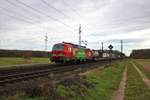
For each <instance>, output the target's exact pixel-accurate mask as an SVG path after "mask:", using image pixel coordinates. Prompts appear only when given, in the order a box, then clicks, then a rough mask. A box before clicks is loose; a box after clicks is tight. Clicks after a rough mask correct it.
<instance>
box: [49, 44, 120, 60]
mask: <svg viewBox="0 0 150 100" xmlns="http://www.w3.org/2000/svg"><path fill="white" fill-rule="evenodd" d="M49 55H50V57H49V58H50V60H51V61H52V62H56V63H67V62H85V61H92V60H107V59H110V58H111V59H118V58H120V57H121V55H122V54H121V53H120V52H118V51H111V53H110V51H109V50H92V49H89V48H86V47H85V46H79V45H76V44H72V43H68V42H62V43H57V44H55V45H54V46H53V48H52V51H51V52H49Z"/></svg>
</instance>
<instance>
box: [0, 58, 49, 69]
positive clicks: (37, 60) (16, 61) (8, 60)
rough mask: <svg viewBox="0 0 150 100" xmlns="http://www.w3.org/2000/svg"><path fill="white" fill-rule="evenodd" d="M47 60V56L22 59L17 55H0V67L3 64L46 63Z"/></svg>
mask: <svg viewBox="0 0 150 100" xmlns="http://www.w3.org/2000/svg"><path fill="white" fill-rule="evenodd" d="M48 62H49V60H48V58H31V59H24V58H19V57H0V67H3V66H5V65H16V64H31V63H48Z"/></svg>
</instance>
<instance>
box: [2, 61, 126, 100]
mask: <svg viewBox="0 0 150 100" xmlns="http://www.w3.org/2000/svg"><path fill="white" fill-rule="evenodd" d="M125 64H126V62H125V61H121V62H119V61H118V62H115V63H112V64H111V65H108V66H107V67H106V68H105V69H100V68H98V69H94V70H91V71H89V72H88V73H85V74H83V75H81V76H78V75H77V76H76V77H73V78H70V79H67V80H63V81H61V82H59V83H57V84H54V85H53V86H49V85H48V86H46V87H40V88H39V87H36V84H35V83H34V86H33V87H34V88H35V89H36V93H41V94H40V95H36V94H33V93H35V89H32V88H31V90H30V88H29V89H26V90H27V92H28V95H27V93H26V91H23V93H25V95H24V96H23V97H19V96H18V95H17V96H18V98H19V99H18V100H22V98H23V99H24V100H109V99H110V97H111V95H112V93H113V91H114V90H116V89H117V87H118V85H119V83H120V80H121V78H122V74H123V71H124V65H125ZM50 81H51V80H50ZM30 86H31V85H30ZM33 90H34V92H33ZM29 91H30V94H29ZM31 94H32V96H29V95H31ZM33 95H34V96H33ZM15 97H16V95H15ZM9 98H10V97H9ZM13 98H14V96H13ZM4 100H7V99H4ZM16 100H17V99H16Z"/></svg>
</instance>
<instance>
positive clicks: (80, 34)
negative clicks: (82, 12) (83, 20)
mask: <svg viewBox="0 0 150 100" xmlns="http://www.w3.org/2000/svg"><path fill="white" fill-rule="evenodd" d="M80 46H81V24H79V47H80Z"/></svg>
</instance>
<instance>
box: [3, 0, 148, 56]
mask: <svg viewBox="0 0 150 100" xmlns="http://www.w3.org/2000/svg"><path fill="white" fill-rule="evenodd" d="M8 1H9V2H8ZM20 1H22V2H23V3H25V4H27V5H29V6H31V7H33V8H35V9H36V10H38V11H40V12H42V13H38V12H37V11H35V10H33V9H31V8H28V7H26V6H24V5H22V4H20V3H18V2H16V0H1V1H0V3H1V7H0V48H8V49H11V48H13V49H38V50H43V49H44V36H45V34H46V33H47V34H48V46H49V50H50V49H51V47H52V45H53V44H55V43H57V42H62V41H68V42H73V43H78V26H79V24H81V25H82V34H81V35H82V39H83V40H87V41H88V47H89V48H95V49H100V47H101V46H100V45H101V42H102V41H103V42H105V48H107V46H108V45H109V44H110V43H113V45H114V47H115V49H118V50H120V45H119V43H120V40H121V39H122V40H123V41H124V46H125V47H124V52H125V53H127V54H129V53H130V51H131V50H132V49H133V48H145V47H150V45H149V44H150V41H149V39H150V36H149V33H150V29H149V27H150V23H149V21H150V18H149V16H150V6H149V5H150V1H149V0H142V1H141V0H82V1H81V0H69V1H68V0H44V1H46V3H47V5H46V4H45V3H43V2H42V0H20ZM10 2H11V3H10ZM8 15H9V16H8ZM48 16H49V17H48ZM29 22H31V23H29Z"/></svg>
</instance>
